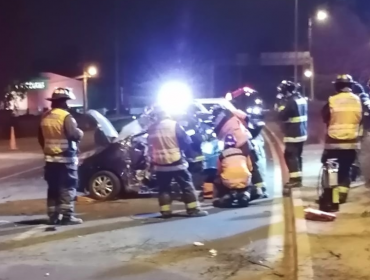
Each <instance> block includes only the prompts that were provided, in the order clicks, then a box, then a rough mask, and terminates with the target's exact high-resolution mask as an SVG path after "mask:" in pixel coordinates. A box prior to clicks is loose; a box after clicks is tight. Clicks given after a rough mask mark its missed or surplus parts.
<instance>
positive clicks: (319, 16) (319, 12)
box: [316, 10, 329, 21]
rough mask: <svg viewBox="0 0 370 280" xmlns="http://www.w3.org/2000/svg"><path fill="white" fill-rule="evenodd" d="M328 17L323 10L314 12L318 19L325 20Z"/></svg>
mask: <svg viewBox="0 0 370 280" xmlns="http://www.w3.org/2000/svg"><path fill="white" fill-rule="evenodd" d="M328 17H329V15H328V12H327V11H324V10H320V11H318V12H317V14H316V18H317V20H319V21H325V20H326V19H327V18H328Z"/></svg>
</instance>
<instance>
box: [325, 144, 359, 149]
mask: <svg viewBox="0 0 370 280" xmlns="http://www.w3.org/2000/svg"><path fill="white" fill-rule="evenodd" d="M360 147H361V145H360V143H326V144H325V149H328V150H334V149H339V150H352V149H359V148H360Z"/></svg>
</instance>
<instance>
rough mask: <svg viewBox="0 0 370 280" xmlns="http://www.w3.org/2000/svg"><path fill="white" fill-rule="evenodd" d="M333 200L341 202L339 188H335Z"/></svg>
mask: <svg viewBox="0 0 370 280" xmlns="http://www.w3.org/2000/svg"><path fill="white" fill-rule="evenodd" d="M332 202H333V203H336V204H338V203H339V188H338V187H336V188H333V190H332Z"/></svg>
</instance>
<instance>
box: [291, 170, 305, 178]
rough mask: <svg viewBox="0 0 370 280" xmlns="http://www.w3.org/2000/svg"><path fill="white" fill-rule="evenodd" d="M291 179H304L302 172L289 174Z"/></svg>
mask: <svg viewBox="0 0 370 280" xmlns="http://www.w3.org/2000/svg"><path fill="white" fill-rule="evenodd" d="M289 177H290V178H300V177H302V172H301V171H298V172H291V173H289Z"/></svg>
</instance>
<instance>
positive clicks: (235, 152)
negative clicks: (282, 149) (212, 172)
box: [213, 134, 253, 208]
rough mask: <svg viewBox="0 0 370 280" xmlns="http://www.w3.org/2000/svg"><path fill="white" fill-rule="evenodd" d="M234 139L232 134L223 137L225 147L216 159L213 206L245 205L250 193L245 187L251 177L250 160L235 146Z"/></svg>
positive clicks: (247, 202)
mask: <svg viewBox="0 0 370 280" xmlns="http://www.w3.org/2000/svg"><path fill="white" fill-rule="evenodd" d="M235 146H236V141H235V138H234V136H233V135H231V134H228V135H226V137H225V149H224V150H223V151H222V153H221V154H220V157H219V161H218V168H217V169H218V175H219V177H218V178H217V179H216V182H215V185H216V193H217V199H216V200H215V201H214V202H213V205H214V206H215V207H222V208H224V207H232V206H234V205H235V206H239V207H247V206H248V204H249V200H250V193H249V192H248V191H247V187H248V186H249V184H250V181H251V177H252V173H251V171H252V169H253V166H252V162H251V159H250V157H249V156H248V157H246V156H245V155H244V154H243V152H242V150H241V149H238V148H236V147H235Z"/></svg>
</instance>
